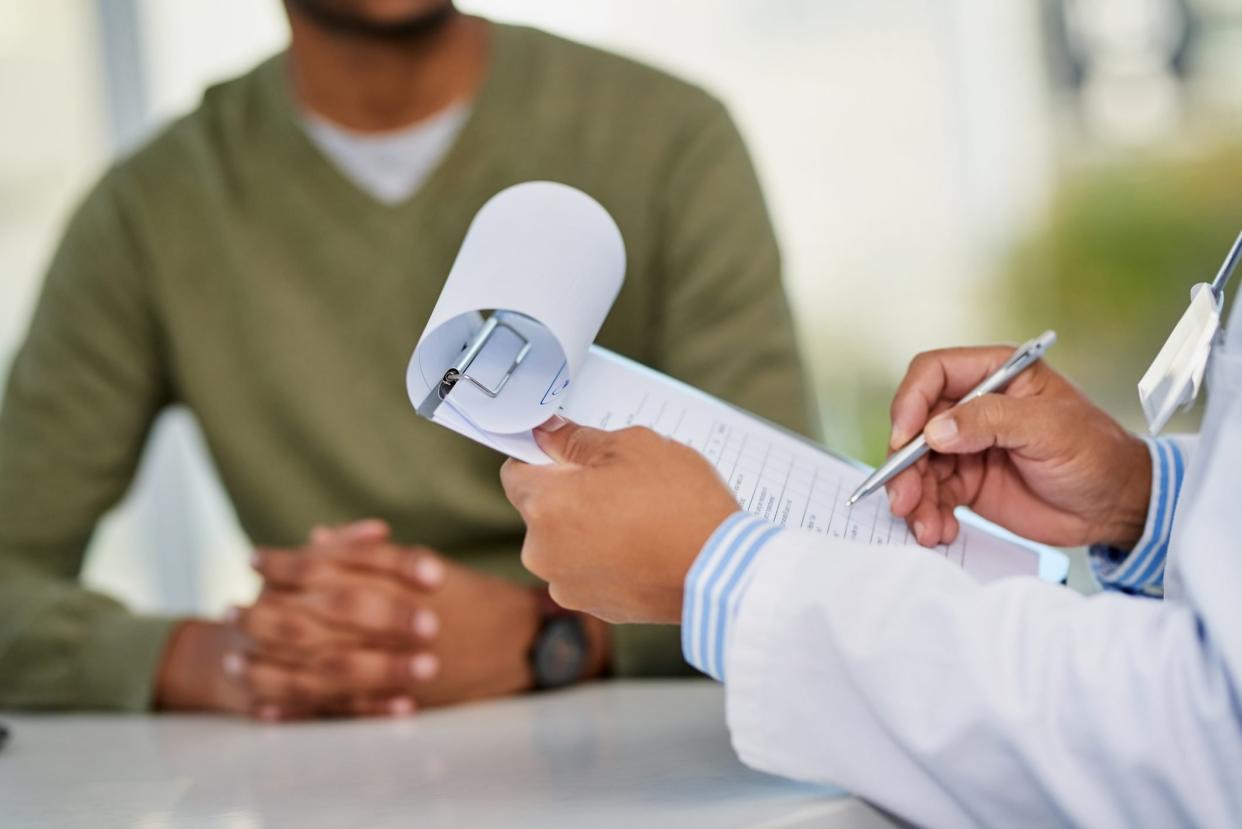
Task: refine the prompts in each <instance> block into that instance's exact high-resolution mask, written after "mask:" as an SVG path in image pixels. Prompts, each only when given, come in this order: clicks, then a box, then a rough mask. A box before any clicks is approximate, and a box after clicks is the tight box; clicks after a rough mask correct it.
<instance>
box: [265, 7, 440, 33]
mask: <svg viewBox="0 0 1242 829" xmlns="http://www.w3.org/2000/svg"><path fill="white" fill-rule="evenodd" d="M287 3H288V5H289V6H290V7H291V9H292V10H293V11H295V12H300V13H302V14H303V15H304V16H306V17H308V18H310V19H311V20H313V21H314V22H316V23H318V24H319V25H320V26H322V27H324V28H327V29H330V30H333V31H338V32H341V33H343V34H345V33H348V34H355V35H370V36H375V37H403V36H417V35H421V34H425V33H427V32H430V31H433V30H435V29H437V28H439V26H440V25H441V24H442V23H444V22H445V21H446V20H447V19H448V18H450V17H451V16H452V15H453V13H454V11H455V10H454V8H453V0H287Z"/></svg>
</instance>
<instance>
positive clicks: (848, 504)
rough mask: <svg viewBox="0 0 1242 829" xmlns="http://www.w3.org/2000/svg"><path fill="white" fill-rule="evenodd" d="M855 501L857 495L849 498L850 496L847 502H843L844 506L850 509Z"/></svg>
mask: <svg viewBox="0 0 1242 829" xmlns="http://www.w3.org/2000/svg"><path fill="white" fill-rule="evenodd" d="M856 501H858V496H857V495H851V496H850V499H849V500H848V501H846V502H845V505H846V506H847V507H852V506H854V503H855V502H856Z"/></svg>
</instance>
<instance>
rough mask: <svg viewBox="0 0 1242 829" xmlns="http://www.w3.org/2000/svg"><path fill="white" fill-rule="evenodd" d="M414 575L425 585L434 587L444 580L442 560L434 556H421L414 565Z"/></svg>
mask: <svg viewBox="0 0 1242 829" xmlns="http://www.w3.org/2000/svg"><path fill="white" fill-rule="evenodd" d="M414 577H415V578H417V579H418V580H419V581H420V582H422V583H423V584H425V585H426V586H427V587H436V586H438V585H439V584H440V583H441V582H442V581H444V562H442V561H440V560H439V559H437V558H435V557H434V556H423V557H421V558H420V559H419V560H418V562H417V563H416V564H415V565H414Z"/></svg>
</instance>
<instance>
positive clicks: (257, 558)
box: [250, 550, 263, 570]
mask: <svg viewBox="0 0 1242 829" xmlns="http://www.w3.org/2000/svg"><path fill="white" fill-rule="evenodd" d="M262 564H263V553H262V552H261V551H259V550H251V551H250V566H251V567H253V568H254V569H256V570H257V569H259V566H260V565H262Z"/></svg>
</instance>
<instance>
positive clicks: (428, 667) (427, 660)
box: [410, 653, 440, 679]
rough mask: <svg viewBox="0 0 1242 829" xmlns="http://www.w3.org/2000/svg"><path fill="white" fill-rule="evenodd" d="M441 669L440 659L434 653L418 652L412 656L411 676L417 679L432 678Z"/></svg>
mask: <svg viewBox="0 0 1242 829" xmlns="http://www.w3.org/2000/svg"><path fill="white" fill-rule="evenodd" d="M439 670H440V660H439V658H438V657H437V656H436V655H435V654H434V653H416V654H414V655H413V656H411V657H410V676H412V677H414V678H415V679H431V678H432V677H433V676H435V675H436V674H437V673H438V672H439Z"/></svg>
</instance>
